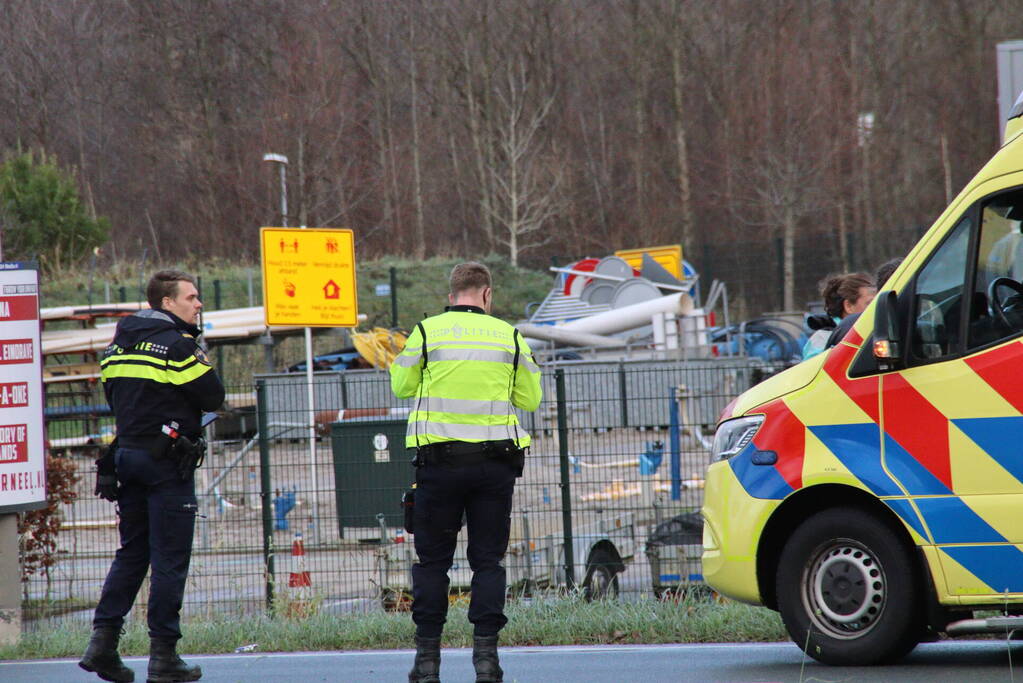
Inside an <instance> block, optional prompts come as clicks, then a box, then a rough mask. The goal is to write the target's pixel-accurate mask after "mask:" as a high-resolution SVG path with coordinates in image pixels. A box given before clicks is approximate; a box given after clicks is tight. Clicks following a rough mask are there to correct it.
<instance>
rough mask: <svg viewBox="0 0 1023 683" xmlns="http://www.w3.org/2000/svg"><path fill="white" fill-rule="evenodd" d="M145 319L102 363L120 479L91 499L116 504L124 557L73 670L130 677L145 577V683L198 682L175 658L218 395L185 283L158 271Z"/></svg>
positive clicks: (194, 297) (192, 289) (119, 338)
mask: <svg viewBox="0 0 1023 683" xmlns="http://www.w3.org/2000/svg"><path fill="white" fill-rule="evenodd" d="M146 298H147V299H148V301H149V305H150V307H151V308H150V310H143V311H139V312H138V313H135V314H134V315H132V316H129V317H127V318H124V319H123V320H122V321H121V322H120V323H119V324H118V326H117V331H116V333H115V334H114V340H113V342H112V343H111V344H110V346H108V347H107V348H106V351H104V353H103V358H102V360H101V361H100V366H101V368H102V373H101V378H102V381H103V389H104V392H105V393H106V397H107V401H108V402H109V403H110V406H111V408H112V409H113V411H114V415H115V418H116V421H117V440H116V442H115V444H113V445H112V446H111V449H112V451H113V459H114V463H115V465H116V479H114V478H113V477H110V478H108V479H106V480H104V479H103V476H102V475H103V470H102V468H101V470H100V475H101V476H100V477H99V478H98V480H97V481H98V483H97V493H99V494H100V495H101V496H103V497H104V498H107V499H108V500H115V501H116V502H117V507H118V514H119V517H120V520H119V524H118V529H119V532H120V540H121V547H120V549H118V551H117V554H116V556H115V557H114V562H113V564H112V565H111V567H110V571H109V573H108V574H107V578H106V581H105V582H104V584H103V592H102V594H101V596H100V600H99V605H97V607H96V614H95V617H94V618H93V634H92V639H91V640H90V641H89V647H88V650H87V651H86V652H85V655H84V656H83V657H82V660H81V661H80V662H79V666H81V667H82V668H83V669H85V670H86V671H94V672H96V674H97V675H99V677H100V678H102V679H104V680H107V681H124V682H125V683H130V682H131V681H133V680H134V679H135V674H134V672H133V671H132V670H131V669H129V668H128V667H126V666H125V665H124V663H123V662H122V661H121V658H120V656H119V655H118V653H117V643H118V640H119V638H120V632H121V627H122V626H123V624H124V617H125V615H127V613H128V611H129V610H130V609H131V606H132V604H133V603H134V602H135V597H136V595H137V594H138V591H139V588H140V586H141V585H142V581H143V579H144V578H145V576H146V572H147V571H148V570H149V568H150V567H152V577H151V581H150V590H149V609H148V621H149V636H150V656H149V671H148V677H147V680H148V681H152V682H153V683H169V682H172V681H195V680H198V679H199V678H200V677H201V676H202V670H201V669H200V668H199V667H198V666H188V665H186V664H185V662H184V661H182V660H181V658H180V657H178V655H177V652H176V647H177V642H178V640H180V638H181V627H180V621H181V619H180V612H181V602H182V599H183V596H184V591H185V580H186V578H187V577H188V565H189V561H190V560H191V556H192V534H193V531H194V526H195V514H196V508H197V504H196V497H195V480H194V473H195V467H196V466H197V461H198V460H199V459H201V450H202V448H203V445H202V444H203V442H202V440H201V437H202V422H201V420H202V413H203V411H212V410H216V409H217V408H219V407H220V405H221V403H223V401H224V386H223V384H221V382H220V379H219V378H218V377H217V373H216V372H215V371H214V370H213V368H212V367H211V366H210V362H209V359H208V358H207V356H206V352H205V350H204V349H203V348H202V346H201V345H200V343H199V341H198V337H199V334H200V330H199V328H198V327H196V321H197V319H198V315H199V310H200V309H201V308H202V302H200V301H199V292H198V290H197V289H196V280H195V278H193V277H192V276H191V275H188V274H187V273H183V272H180V271H174V270H162V271H160V272H158V273H156V274H155V275H153V277H152V278H151V279H150V281H149V284H148V286H147V287H146Z"/></svg>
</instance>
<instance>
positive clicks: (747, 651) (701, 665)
mask: <svg viewBox="0 0 1023 683" xmlns="http://www.w3.org/2000/svg"><path fill="white" fill-rule="evenodd" d="M1010 653H1011V655H1012V660H1013V662H1012V664H1010V657H1009V655H1010ZM470 654H471V652H470V651H469V650H466V649H458V650H444V652H443V655H442V664H441V675H442V677H443V680H444V681H447V682H448V683H455V682H458V681H463V682H469V681H472V680H474V676H473V672H472V662H471V659H470ZM186 659H188V660H189V661H190V662H193V663H198V664H200V665H201V666H202V668H203V672H204V675H203V678H202V680H203V681H204V682H210V683H214V682H215V683H228V682H231V683H235V682H238V681H295V680H301V681H302V682H303V683H314V682H316V681H357V682H359V683H362V682H366V683H373V682H377V681H380V682H384V681H387V682H391V683H402V682H403V681H406V680H407V675H408V669H409V667H410V666H411V662H412V652H411V651H410V650H397V651H392V650H388V651H365V652H294V653H259V652H255V653H251V654H232V655H205V656H195V657H186ZM126 663H127V664H128V666H130V667H131V668H132V669H134V670H135V673H136V680H137V681H143V680H145V671H146V660H145V659H144V658H139V657H130V658H127V659H126ZM501 664H502V666H503V667H504V670H505V681H506V682H507V683H549V682H550V681H557V682H558V683H584V682H585V683H623V682H628V681H641V682H642V683H655V682H659V681H684V682H687V683H689V682H692V683H811V682H816V683H823V682H825V681H826V682H828V683H836V682H842V683H846V682H854V681H856V682H858V681H865V682H870V683H910V682H913V683H962V682H963V681H968V682H969V683H988V682H994V681H998V682H999V683H1001V682H1006V681H1015V680H1019V681H1023V643H1021V644H1015V643H1014V644H1013V645H1012V647H1011V649H1008V650H1007V648H1006V644H1005V643H1004V642H998V641H990V640H989V641H946V642H942V643H929V644H926V645H921V646H920V647H918V648H917V649H916V650H915V651H914V652H913V653H912V654H911V655H910V656H909V657H907V658H906V659H905V660H904V661H903V662H901V663H900V664H898V665H894V666H887V667H869V668H866V667H864V668H861V667H826V666H822V665H820V664H817V663H815V662H813V661H812V660H810V659H807V658H804V657H803V656H802V654H801V653H800V652H799V650H798V649H797V648H796V646H795V645H792V644H791V643H755V644H724V645H619V646H601V647H518V648H507V649H502V651H501ZM98 680H99V679H98V678H97V677H96V676H95V675H93V674H88V673H86V672H84V671H82V670H81V669H79V668H78V666H77V663H76V660H68V659H62V660H46V661H23V662H0V681H5V682H10V683H29V682H31V683H36V682H42V681H61V683H73V682H75V681H83V682H84V681H98Z"/></svg>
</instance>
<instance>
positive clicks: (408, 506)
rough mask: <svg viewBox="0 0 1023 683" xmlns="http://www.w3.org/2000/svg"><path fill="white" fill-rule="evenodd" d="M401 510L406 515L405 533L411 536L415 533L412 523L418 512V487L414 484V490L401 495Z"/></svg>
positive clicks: (408, 490)
mask: <svg viewBox="0 0 1023 683" xmlns="http://www.w3.org/2000/svg"><path fill="white" fill-rule="evenodd" d="M401 509H402V512H403V513H404V522H405V531H407V532H408V533H410V534H414V533H415V525H414V524H413V523H412V522H413V520H414V519H415V512H416V485H415V484H413V485H412V488H410V489H407V490H406V491H405V492H404V493H402V494H401Z"/></svg>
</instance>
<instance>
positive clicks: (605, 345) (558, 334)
mask: <svg viewBox="0 0 1023 683" xmlns="http://www.w3.org/2000/svg"><path fill="white" fill-rule="evenodd" d="M516 327H517V328H519V332H521V333H522V334H523V336H525V337H527V338H533V339H543V340H545V341H553V342H560V343H562V344H570V345H572V346H592V347H594V348H602V349H610V348H621V347H622V346H625V340H624V339H615V338H613V337H605V336H603V335H599V334H590V333H588V332H575V331H573V330H566V329H564V325H534V324H533V323H519V324H518V325H516Z"/></svg>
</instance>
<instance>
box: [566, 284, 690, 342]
mask: <svg viewBox="0 0 1023 683" xmlns="http://www.w3.org/2000/svg"><path fill="white" fill-rule="evenodd" d="M692 310H693V300H692V299H691V298H690V296H689V295H688V294H686V293H684V292H679V293H678V294H669V295H668V296H662V297H660V298H657V299H651V300H649V301H641V302H639V303H638V304H632V305H631V306H626V307H624V308H614V309H612V310H610V311H606V312H604V313H598V314H597V315H591V316H589V317H586V318H580V319H578V320H573V321H571V322H567V323H565V324H564V325H558V326H557V327H558V328H559V329H561V330H565V331H566V332H584V333H585V332H588V333H590V334H615V333H616V332H624V331H625V330H631V329H632V328H634V327H641V326H643V325H649V324H650V318H652V317H653V316H654V314H655V313H674V314H675V315H689V313H690V312H692Z"/></svg>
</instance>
